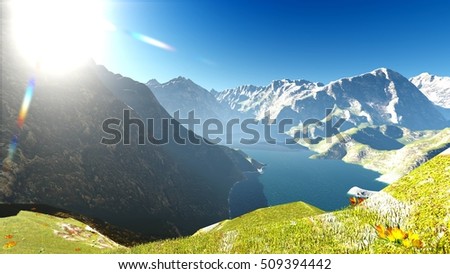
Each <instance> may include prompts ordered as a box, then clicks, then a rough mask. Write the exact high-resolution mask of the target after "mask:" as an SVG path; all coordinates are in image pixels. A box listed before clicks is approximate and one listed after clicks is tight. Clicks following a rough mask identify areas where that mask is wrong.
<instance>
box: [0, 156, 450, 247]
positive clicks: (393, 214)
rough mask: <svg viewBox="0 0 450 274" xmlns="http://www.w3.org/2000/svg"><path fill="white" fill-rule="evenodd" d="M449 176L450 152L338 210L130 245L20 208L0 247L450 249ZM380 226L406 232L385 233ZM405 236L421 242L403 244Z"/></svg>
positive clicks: (274, 212)
mask: <svg viewBox="0 0 450 274" xmlns="http://www.w3.org/2000/svg"><path fill="white" fill-rule="evenodd" d="M449 182H450V156H449V155H445V156H444V155H440V156H436V157H435V158H433V159H432V160H430V161H428V162H427V163H425V164H423V165H421V166H420V167H419V168H417V169H415V170H413V171H412V172H410V173H409V174H408V175H406V176H404V177H403V178H401V179H400V180H398V181H397V182H395V183H393V184H391V185H389V186H388V187H386V188H385V189H384V190H383V191H381V192H379V193H377V194H375V195H373V196H372V197H370V198H369V199H367V200H365V201H364V202H362V203H361V204H359V205H356V206H349V207H348V208H345V209H342V210H340V211H334V212H328V213H325V212H323V211H321V210H320V209H318V208H315V207H313V206H311V205H308V204H306V203H303V202H295V203H291V204H286V205H279V206H273V207H269V208H263V209H258V210H256V211H253V212H250V213H248V214H245V215H243V216H241V217H238V218H235V219H232V220H225V221H222V222H219V223H217V224H214V225H211V226H209V227H207V228H204V229H201V230H199V231H198V232H197V233H196V234H194V235H193V236H190V237H184V238H177V239H171V240H164V241H157V242H152V243H148V244H144V245H138V246H135V247H132V248H130V249H126V248H123V247H121V246H119V245H117V244H115V243H113V242H112V241H110V240H109V239H107V238H106V237H103V236H102V235H100V234H98V233H96V232H95V231H92V230H90V229H89V228H87V227H86V225H84V224H83V223H80V222H78V221H76V220H74V219H71V218H59V217H55V216H49V215H45V214H40V213H36V212H30V211H21V212H20V213H19V214H18V215H17V216H13V217H8V218H0V236H1V238H0V246H2V247H3V249H0V253H16V254H17V253H169V254H172V253H188V254H191V253H194V254H201V253H207V254H211V253H213V254H214V253H239V254H240V253H261V254H273V253H283V254H285V253H343V254H345V253H383V254H384V253H405V254H408V253H449V250H450V232H449V231H450V184H449ZM380 227H383V228H385V229H386V230H389V231H400V232H401V233H400V235H405V236H401V238H395V235H394V236H393V234H394V233H392V234H390V236H392V238H393V239H390V238H389V237H385V234H383V235H384V236H383V235H381V234H380V233H379V228H380ZM377 228H378V230H377ZM386 235H387V234H386ZM406 235H407V236H406ZM413 235H414V236H413ZM409 239H418V240H419V241H420V245H406V244H405V242H406V240H409Z"/></svg>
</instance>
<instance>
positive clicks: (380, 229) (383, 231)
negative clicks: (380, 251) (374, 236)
mask: <svg viewBox="0 0 450 274" xmlns="http://www.w3.org/2000/svg"><path fill="white" fill-rule="evenodd" d="M375 229H376V230H377V233H378V236H379V237H380V238H381V239H385V238H386V229H385V228H384V226H382V225H377V226H376V227H375Z"/></svg>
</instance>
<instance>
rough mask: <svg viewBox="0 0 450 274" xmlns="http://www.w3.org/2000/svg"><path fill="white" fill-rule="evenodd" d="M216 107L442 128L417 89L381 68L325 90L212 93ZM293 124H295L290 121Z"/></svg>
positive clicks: (300, 87) (275, 86) (312, 86)
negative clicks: (327, 111) (225, 105)
mask: <svg viewBox="0 0 450 274" xmlns="http://www.w3.org/2000/svg"><path fill="white" fill-rule="evenodd" d="M216 98H217V99H218V100H219V101H220V102H225V103H227V104H229V105H230V107H231V108H233V109H237V110H239V111H240V112H244V113H251V114H253V115H254V117H256V118H257V119H262V118H264V117H266V116H267V113H270V117H271V118H278V119H279V118H291V119H294V121H295V120H298V121H305V120H307V119H310V118H314V119H323V118H325V116H326V111H325V110H326V109H333V111H332V114H333V116H334V117H343V118H346V120H347V123H346V126H345V127H347V128H348V127H353V126H358V125H359V124H361V123H368V124H371V125H383V124H395V125H402V126H405V127H408V128H411V129H436V128H443V127H445V126H447V122H446V121H445V119H444V117H443V116H442V115H441V114H440V113H439V112H438V111H437V110H436V109H435V107H434V105H433V103H432V102H431V101H430V100H428V98H427V97H426V96H424V95H423V94H422V93H421V92H420V91H419V90H418V89H417V87H416V86H414V85H413V84H412V83H411V82H410V81H409V80H408V79H406V78H405V77H403V76H402V75H401V74H399V73H397V72H395V71H392V70H389V69H386V68H380V69H377V70H374V71H372V72H369V73H365V74H361V75H358V76H354V77H349V78H342V79H339V80H337V81H333V82H331V83H329V84H327V85H323V84H321V83H313V82H309V81H306V80H295V81H292V80H279V81H273V82H272V83H270V84H269V85H268V86H266V87H256V86H251V85H248V86H240V87H237V88H234V89H228V90H224V91H222V92H221V93H219V94H217V96H216ZM295 122H296V121H295Z"/></svg>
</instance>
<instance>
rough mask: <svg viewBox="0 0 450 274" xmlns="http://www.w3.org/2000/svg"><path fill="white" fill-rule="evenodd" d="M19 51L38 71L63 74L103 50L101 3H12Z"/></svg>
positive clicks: (50, 0) (61, 0)
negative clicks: (39, 69)
mask: <svg viewBox="0 0 450 274" xmlns="http://www.w3.org/2000/svg"><path fill="white" fill-rule="evenodd" d="M12 14H13V29H14V35H15V41H16V46H17V49H18V51H19V52H20V53H21V54H22V55H23V57H24V58H26V60H27V61H28V62H30V64H32V65H37V64H39V66H40V68H41V70H44V71H46V72H51V73H64V72H67V71H69V70H72V69H74V68H76V67H77V66H79V65H80V64H82V63H84V62H85V61H86V60H87V59H89V58H91V57H92V58H95V56H96V55H97V54H99V53H100V52H101V51H102V49H103V43H104V35H105V30H107V29H106V28H107V27H108V25H107V24H106V21H105V20H104V17H103V16H104V1H102V0H13V1H12Z"/></svg>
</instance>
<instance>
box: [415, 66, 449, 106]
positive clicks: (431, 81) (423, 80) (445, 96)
mask: <svg viewBox="0 0 450 274" xmlns="http://www.w3.org/2000/svg"><path fill="white" fill-rule="evenodd" d="M409 81H410V82H411V83H413V84H414V85H415V86H416V87H417V88H418V89H419V90H420V91H421V92H422V93H423V94H424V95H425V96H427V97H428V99H429V100H430V101H432V102H433V103H434V104H436V105H438V106H440V107H443V108H450V77H443V76H437V75H433V74H430V73H428V72H423V73H421V74H419V75H417V76H414V77H411V78H410V79H409Z"/></svg>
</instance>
